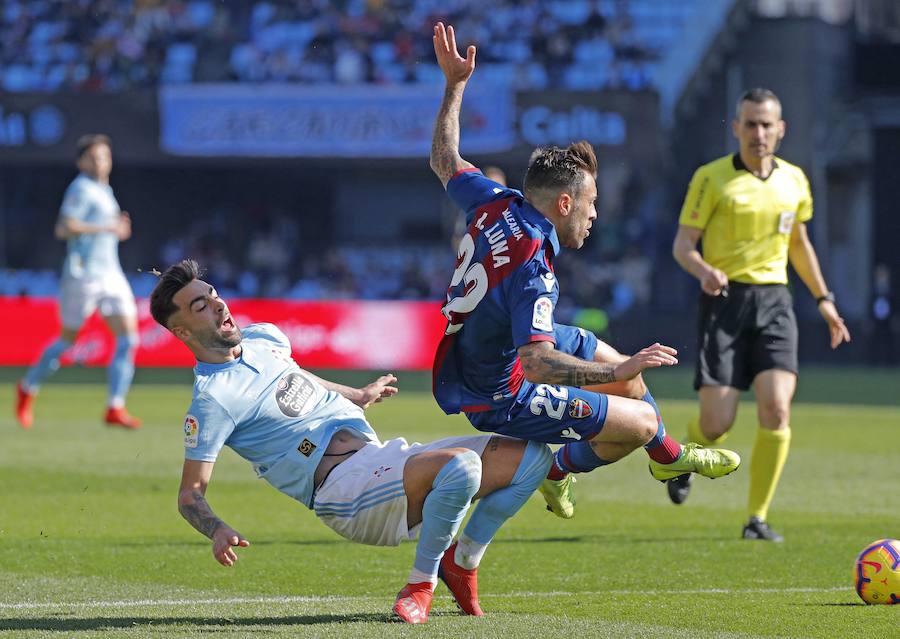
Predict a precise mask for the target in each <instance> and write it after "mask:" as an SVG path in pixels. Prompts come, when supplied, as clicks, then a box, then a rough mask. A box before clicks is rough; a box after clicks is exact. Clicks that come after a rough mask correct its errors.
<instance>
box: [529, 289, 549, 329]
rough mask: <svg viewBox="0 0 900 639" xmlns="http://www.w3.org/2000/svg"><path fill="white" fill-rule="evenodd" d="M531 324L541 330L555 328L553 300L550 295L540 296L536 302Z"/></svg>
mask: <svg viewBox="0 0 900 639" xmlns="http://www.w3.org/2000/svg"><path fill="white" fill-rule="evenodd" d="M531 325H532V326H533V327H534V328H536V329H538V330H539V331H548V332H549V331H552V330H553V302H551V301H550V298H548V297H539V298H537V300H535V302H534V313H533V314H532V316H531Z"/></svg>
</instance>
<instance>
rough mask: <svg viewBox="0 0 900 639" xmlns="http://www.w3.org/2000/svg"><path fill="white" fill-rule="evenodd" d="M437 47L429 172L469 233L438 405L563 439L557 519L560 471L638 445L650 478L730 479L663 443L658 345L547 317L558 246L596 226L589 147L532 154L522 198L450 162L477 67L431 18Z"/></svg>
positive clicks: (450, 306)
mask: <svg viewBox="0 0 900 639" xmlns="http://www.w3.org/2000/svg"><path fill="white" fill-rule="evenodd" d="M434 48H435V54H436V56H437V60H438V64H439V65H440V67H441V70H442V71H443V72H444V76H445V78H446V89H445V92H444V96H443V100H442V102H441V107H440V110H439V112H438V116H437V120H436V122H435V127H434V137H433V139H432V147H431V168H432V169H433V170H434V172H435V174H436V175H437V176H438V177H439V178H440V180H441V182H442V183H443V184H444V186H445V187H446V189H447V193H448V195H450V197H451V198H452V199H453V200H454V202H455V203H456V204H457V205H458V206H459V207H460V208H462V209H463V210H464V211H465V212H466V223H467V225H468V228H467V230H466V233H465V235H463V237H462V240H461V241H460V244H459V250H458V259H457V265H456V269H455V271H454V273H453V276H452V278H451V280H450V286H449V288H448V290H447V298H446V303H445V304H444V307H443V313H444V315H445V316H446V317H447V320H448V323H447V330H446V334H445V335H444V337H443V339H442V340H441V343H440V345H439V347H438V351H437V354H436V356H435V361H434V388H433V390H434V396H435V399H436V400H437V402H438V404H439V405H440V407H441V408H442V409H443V410H444V412H446V413H459V412H462V413H465V415H466V416H467V417H468V419H469V421H470V422H471V423H472V425H473V426H475V428H477V429H479V430H483V431H489V432H497V433H504V434H507V435H512V436H515V437H519V438H521V439H529V440H533V441H540V442H547V443H557V444H564V445H563V447H562V448H560V449H559V450H558V451H557V453H556V455H555V464H554V466H553V467H552V469H551V473H550V475H549V476H548V479H547V481H545V482H544V484H543V485H542V486H541V492H542V494H543V495H544V497H545V499H547V502H548V508H549V509H550V510H552V511H553V512H554V513H555V514H557V515H559V516H561V517H564V518H568V517H571V516H572V515H573V514H574V500H573V498H572V494H571V487H572V482H573V479H572V476H571V474H570V473H578V472H588V471H591V470H593V469H595V468H598V467H599V466H603V465H605V464H609V463H611V462H614V461H617V460H618V459H621V458H622V457H624V456H625V455H627V454H629V453H630V452H631V451H633V450H635V449H636V448H639V447H641V446H643V447H644V448H646V449H647V452H648V454H649V456H650V469H651V472H652V474H653V476H654V477H655V478H656V479H659V480H660V481H664V480H667V479H670V478H672V477H677V476H680V475H683V474H686V473H690V472H697V473H700V474H703V475H705V476H707V477H720V476H722V475H726V474H728V473H731V472H733V471H734V470H736V469H737V467H738V466H739V464H740V457H738V455H737V454H736V453H733V452H731V451H726V450H715V449H703V448H701V447H697V446H695V445H685V446H682V445H680V444H679V443H678V442H677V441H675V440H673V439H672V438H671V437H669V436H668V435H667V434H666V431H665V426H664V424H663V421H662V418H661V417H660V415H659V410H658V408H657V406H656V403H655V402H654V401H653V398H652V396H651V395H650V394H649V392H648V391H647V388H646V386H645V385H644V383H643V380H642V379H641V377H640V373H641V371H643V370H645V369H647V368H654V367H658V366H670V365H673V364H676V363H677V361H678V360H677V359H676V358H675V355H676V354H677V353H676V351H675V349H673V348H671V347H668V346H664V345H662V344H659V343H656V344H653V345H652V346H649V347H647V348H645V349H643V350H641V351H640V352H639V353H637V354H636V355H634V356H633V357H626V356H623V355H620V354H619V353H618V352H617V351H616V350H615V349H613V348H612V347H610V346H608V345H607V344H604V343H602V342H600V341H599V340H597V338H596V337H595V336H594V335H592V334H591V333H589V332H587V331H584V330H583V329H580V328H576V327H572V326H565V325H562V324H559V323H557V322H555V321H554V318H553V311H554V308H555V306H556V302H557V300H558V298H559V283H558V282H557V280H556V277H555V275H554V272H553V261H554V259H555V258H556V256H557V255H559V252H560V250H561V247H565V248H572V249H579V248H581V246H582V245H583V244H584V241H585V239H586V238H587V237H588V235H589V234H590V229H591V225H592V223H593V221H594V220H595V219H596V217H597V212H596V208H595V201H596V199H597V182H596V177H597V158H596V155H595V154H594V150H593V148H592V147H591V145H590V144H588V143H587V142H584V141H582V142H576V143H574V144H572V145H570V146H568V147H566V148H559V147H548V148H540V149H538V150H536V151H535V153H534V154H533V155H532V158H531V161H530V163H529V167H528V170H527V172H526V174H525V180H524V189H523V191H524V194H523V193H521V192H519V191H516V190H514V189H509V188H506V187H504V186H502V185H500V184H499V183H496V182H493V181H491V180H488V179H487V178H485V177H484V176H483V175H482V174H481V172H480V171H479V170H478V169H477V168H476V167H475V166H473V165H472V164H471V163H469V162H467V161H466V160H464V159H463V158H462V157H461V156H460V154H459V112H460V107H461V104H462V97H463V92H464V91H465V86H466V83H467V82H468V80H469V78H470V77H471V75H472V72H473V71H474V70H475V53H476V51H475V47H474V46H469V47H468V49H467V51H466V57H465V58H463V57H462V56H460V55H459V53H458V50H457V47H456V38H455V34H454V31H453V27H448V28H446V29H445V28H444V25H443V24H441V23H438V24H437V25H435V28H434ZM608 384H611V386H606V385H608ZM598 385H600V386H599V387H598ZM612 393H619V394H612ZM622 395H624V396H622ZM642 400H643V401H642Z"/></svg>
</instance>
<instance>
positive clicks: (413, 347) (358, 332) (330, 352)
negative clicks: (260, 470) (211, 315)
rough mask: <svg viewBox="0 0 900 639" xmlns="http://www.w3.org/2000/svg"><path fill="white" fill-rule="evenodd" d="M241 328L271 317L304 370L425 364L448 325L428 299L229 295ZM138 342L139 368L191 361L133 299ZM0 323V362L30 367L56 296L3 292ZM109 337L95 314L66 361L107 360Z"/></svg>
mask: <svg viewBox="0 0 900 639" xmlns="http://www.w3.org/2000/svg"><path fill="white" fill-rule="evenodd" d="M228 307H229V309H230V310H231V313H232V315H233V316H234V318H235V321H237V323H238V325H239V326H246V325H248V324H252V323H254V322H271V323H272V324H275V325H276V326H278V328H280V329H281V330H282V331H284V333H285V334H286V335H287V336H288V339H290V341H291V346H292V347H293V355H294V358H295V359H296V360H297V361H298V362H299V363H300V365H301V366H303V367H305V368H343V369H393V370H415V369H420V370H425V369H430V368H431V363H432V360H433V358H434V351H435V348H437V343H438V341H440V338H441V335H442V334H443V332H444V328H445V326H446V320H445V319H444V317H443V315H441V311H440V305H439V304H437V303H433V302H368V301H366V302H361V301H360V302H358V301H352V302H351V301H341V302H294V301H282V300H267V299H232V300H229V303H228ZM138 314H139V317H140V324H139V325H140V338H141V344H140V348H138V351H137V358H136V363H137V365H138V366H193V365H194V357H193V355H192V354H191V352H190V351H189V350H188V349H187V347H186V346H184V344H182V343H181V342H179V341H178V340H177V339H176V338H175V337H174V336H173V335H172V334H171V333H170V332H169V331H167V330H165V329H164V328H162V327H161V326H159V325H158V324H157V323H156V322H154V321H153V318H152V317H151V316H150V311H149V305H148V301H147V300H138ZM0 322H2V325H3V326H6V327H7V334H8V335H9V336H11V337H12V339H8V340H7V342H6V344H5V345H4V348H3V349H0V365H4V366H29V365H31V364H33V363H34V362H35V360H36V359H37V358H38V357H39V356H40V353H41V351H42V350H43V348H44V347H45V346H46V345H47V344H49V343H50V342H51V341H52V340H53V339H54V338H55V337H56V335H57V334H58V332H59V328H60V323H59V312H58V310H57V301H56V300H55V299H53V298H28V297H2V296H0ZM113 348H114V343H113V337H112V335H111V334H110V332H109V331H108V330H107V329H106V326H105V325H104V324H103V321H102V320H101V319H100V317H99V316H98V315H96V314H95V315H94V316H92V317H91V318H90V319H88V321H87V322H86V323H85V325H84V327H83V328H82V330H81V332H80V333H79V334H78V339H77V340H76V342H75V345H74V346H73V347H72V348H70V349H69V350H68V352H67V353H66V354H65V356H64V357H63V364H64V365H65V364H72V363H78V364H81V365H85V366H105V365H106V364H107V363H108V362H109V359H110V357H111V356H112V352H113Z"/></svg>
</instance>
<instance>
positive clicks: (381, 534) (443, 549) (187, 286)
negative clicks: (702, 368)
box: [150, 260, 551, 623]
mask: <svg viewBox="0 0 900 639" xmlns="http://www.w3.org/2000/svg"><path fill="white" fill-rule="evenodd" d="M150 312H151V313H152V314H153V318H154V319H155V320H156V321H157V322H159V323H160V324H161V325H162V326H164V327H166V328H167V329H169V330H170V331H171V332H172V334H174V335H175V336H176V337H177V338H178V339H180V340H181V341H182V342H184V343H185V345H187V347H188V348H190V349H191V351H192V352H193V353H194V355H195V356H196V358H197V366H196V368H194V374H195V382H194V399H193V402H192V403H191V406H190V408H189V410H188V414H187V416H186V418H185V421H184V446H185V461H184V469H183V473H182V478H181V487H180V490H179V495H178V507H179V511H180V512H181V514H182V516H183V517H184V518H185V519H186V520H187V521H188V522H190V524H191V525H192V526H194V528H196V529H197V530H199V531H200V532H201V533H203V534H204V535H206V536H207V537H209V538H210V539H211V540H212V542H213V544H212V546H213V547H212V552H213V555H214V557H215V558H216V560H217V561H219V563H221V564H222V565H224V566H231V565H232V564H233V563H234V562H235V560H236V559H237V555H236V554H235V550H234V548H235V547H246V546H249V545H250V542H249V541H247V539H245V538H244V537H243V536H242V535H241V534H240V533H239V532H238V531H236V530H235V529H234V528H232V527H231V526H229V525H228V524H226V523H225V522H224V521H222V520H221V519H219V517H218V516H216V514H215V513H214V512H213V511H212V509H211V508H210V506H209V504H208V503H207V502H206V499H205V498H204V495H205V493H206V488H207V485H208V484H209V480H210V478H211V477H212V471H213V465H214V464H215V461H216V458H217V456H218V454H219V451H220V450H221V449H222V447H223V446H229V447H230V448H232V449H233V450H234V451H235V452H236V453H237V454H238V455H240V456H241V457H243V458H244V459H246V460H247V461H249V462H250V463H251V464H253V468H254V469H255V470H256V472H257V474H258V476H259V477H261V478H263V479H265V480H266V481H267V482H269V483H270V484H271V485H272V486H274V487H275V488H277V489H278V490H280V491H281V492H283V493H285V494H286V495H288V496H290V497H293V498H294V499H296V500H297V501H299V502H300V503H301V504H303V505H304V506H306V507H307V508H310V509H312V510H314V511H315V513H316V515H317V516H318V517H319V518H320V519H321V520H322V521H323V522H324V523H325V525H327V526H328V527H330V528H331V529H333V530H334V531H335V532H337V533H338V534H340V535H342V536H344V537H346V538H347V539H350V540H351V541H356V542H359V543H364V544H372V545H377V546H390V545H397V544H399V543H400V541H402V540H404V539H413V538H415V537H416V536H417V535H418V537H419V542H418V545H417V547H416V559H415V562H414V564H413V568H412V571H411V572H410V575H409V579H408V583H407V585H406V586H405V587H404V588H403V589H402V590H401V591H400V593H399V594H398V595H397V600H396V602H395V603H394V606H393V613H394V615H396V616H397V617H399V618H400V619H402V620H403V621H406V622H408V623H424V622H425V621H426V620H427V619H428V611H429V609H430V607H431V600H432V596H433V592H434V586H435V584H436V583H437V580H438V577H440V578H441V579H442V580H443V581H444V583H445V584H446V585H447V587H448V588H449V589H450V592H451V594H452V595H453V598H454V599H455V600H456V603H457V604H458V605H459V607H460V609H461V610H462V611H463V612H464V613H466V614H470V615H476V616H481V615H482V614H483V612H482V610H481V607H480V605H479V603H478V587H477V568H478V564H479V563H480V561H481V557H482V556H483V555H484V552H485V550H486V549H487V546H488V544H489V543H490V541H491V540H492V539H493V537H494V534H495V533H496V532H497V530H498V529H499V528H500V526H501V525H503V523H504V522H505V521H506V520H507V519H509V518H510V517H512V516H513V515H514V514H515V513H516V512H517V511H518V510H519V508H520V507H521V506H522V505H523V504H524V503H525V502H526V501H527V500H528V497H529V496H530V495H531V494H532V493H533V492H534V490H535V489H536V488H537V486H538V485H539V484H540V483H541V481H542V480H543V479H544V477H545V476H546V474H547V470H548V468H549V467H550V462H551V454H550V450H549V448H548V447H547V446H546V445H544V444H538V443H533V442H524V441H521V440H518V439H513V438H509V437H503V436H496V435H495V436H490V435H482V436H470V437H451V438H447V439H442V440H438V441H436V442H432V443H430V444H425V445H423V444H412V445H408V444H407V443H406V441H405V440H404V439H402V438H399V439H392V440H388V441H386V442H383V443H382V442H380V441H379V439H378V436H377V435H376V434H375V431H374V430H372V427H371V426H370V425H369V424H368V422H367V421H366V419H365V417H364V415H363V409H364V408H366V407H367V406H369V405H370V404H372V403H373V402H378V401H381V400H382V399H384V398H386V397H390V396H392V395H393V394H394V393H396V392H397V389H396V388H395V387H394V386H391V384H393V383H394V382H395V381H396V378H395V377H394V376H393V375H384V376H382V377H380V378H378V379H377V380H376V381H374V382H372V383H371V384H369V385H367V386H365V387H363V388H349V387H347V386H342V385H340V384H335V383H333V382H328V381H325V380H323V379H320V378H318V377H316V376H315V375H312V374H311V373H309V372H307V371H304V370H302V369H301V368H300V367H299V366H297V364H296V362H294V360H293V359H291V345H290V343H289V342H288V340H287V338H286V337H285V335H284V334H283V333H282V332H281V331H280V330H278V328H276V327H275V326H273V325H272V324H252V325H250V326H247V327H246V328H244V329H243V330H241V329H240V328H239V327H238V326H237V325H236V324H235V323H234V319H233V318H232V316H231V314H230V313H229V311H228V306H227V305H226V304H225V302H224V301H223V300H222V299H221V298H219V296H218V294H217V293H216V291H215V289H214V288H213V287H212V286H211V285H210V284H208V283H206V282H204V281H202V280H201V279H200V272H199V268H198V266H197V263H196V262H194V261H193V260H183V261H181V262H179V263H178V264H175V265H173V266H171V267H169V269H168V270H166V272H165V273H164V274H163V275H162V277H161V278H160V281H159V283H158V284H157V286H156V288H155V289H154V291H153V294H152V295H151V297H150ZM475 499H481V501H480V502H479V503H478V506H477V507H476V508H475V511H474V512H473V514H472V517H471V519H470V520H469V523H468V524H467V525H466V528H465V530H464V531H463V533H462V534H461V535H460V537H459V539H458V540H457V542H456V543H454V544H452V545H451V542H452V541H453V537H454V535H455V534H456V532H457V530H458V528H459V525H460V522H462V519H463V517H464V516H465V514H466V511H467V510H468V508H469V504H470V503H471V501H472V500H475Z"/></svg>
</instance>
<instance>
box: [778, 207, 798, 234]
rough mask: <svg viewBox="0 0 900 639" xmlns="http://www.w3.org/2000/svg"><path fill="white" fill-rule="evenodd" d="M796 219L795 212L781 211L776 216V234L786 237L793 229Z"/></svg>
mask: <svg viewBox="0 0 900 639" xmlns="http://www.w3.org/2000/svg"><path fill="white" fill-rule="evenodd" d="M796 217H797V212H796V211H782V212H781V215H779V216H778V232H779V233H783V234H784V235H787V234H788V233H790V232H791V229H792V228H794V219H795V218H796Z"/></svg>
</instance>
